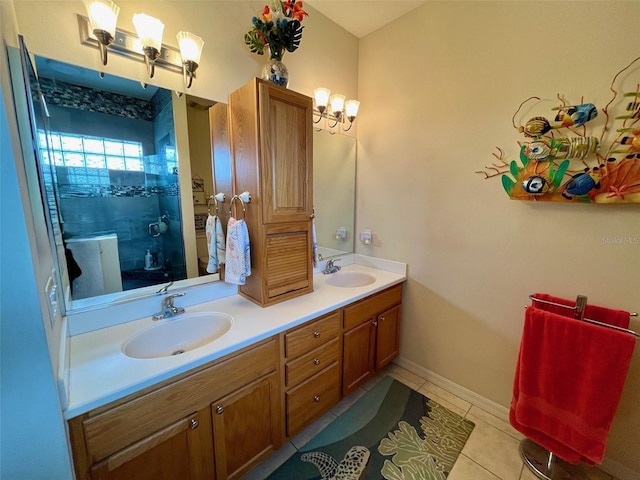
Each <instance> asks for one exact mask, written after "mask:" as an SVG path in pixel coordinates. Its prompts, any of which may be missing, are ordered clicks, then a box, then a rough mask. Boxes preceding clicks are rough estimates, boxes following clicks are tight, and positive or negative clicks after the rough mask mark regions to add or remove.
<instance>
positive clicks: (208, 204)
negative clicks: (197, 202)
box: [207, 195, 218, 216]
mask: <svg viewBox="0 0 640 480" xmlns="http://www.w3.org/2000/svg"><path fill="white" fill-rule="evenodd" d="M211 200H213V205H214V206H215V209H216V212H215V215H216V216H217V215H218V201H217V200H216V197H214V196H213V195H211V196H210V197H209V198H208V199H207V212H209V215H211Z"/></svg>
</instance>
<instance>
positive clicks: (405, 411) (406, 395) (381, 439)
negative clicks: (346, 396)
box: [268, 377, 475, 480]
mask: <svg viewBox="0 0 640 480" xmlns="http://www.w3.org/2000/svg"><path fill="white" fill-rule="evenodd" d="M474 426H475V425H474V424H473V423H472V422H470V421H469V420H465V419H464V418H463V417H461V416H460V415H458V414H456V413H454V412H452V411H450V410H447V409H446V408H444V407H443V406H442V405H439V404H438V403H436V402H434V401H433V400H431V399H429V398H427V397H425V396H423V395H421V394H420V393H418V392H416V391H414V390H412V389H411V388H409V387H407V386H406V385H404V384H402V383H400V382H398V381H396V380H394V379H392V378H391V377H385V378H384V379H382V380H381V381H380V382H379V383H378V384H377V385H376V386H375V387H373V388H372V389H371V390H370V391H369V392H367V393H366V394H365V395H364V396H362V397H361V398H359V399H358V400H357V401H356V402H355V403H354V404H353V405H352V406H351V407H349V409H348V410H346V411H345V412H344V413H343V414H342V415H340V416H339V417H338V418H336V419H335V420H334V421H333V422H331V424H330V425H329V426H327V427H326V428H325V429H324V430H322V431H321V432H320V433H318V434H317V435H316V436H315V437H314V438H313V439H312V440H311V441H310V442H309V443H307V444H306V445H304V446H303V447H302V448H301V449H300V450H299V451H298V452H296V453H295V454H294V455H293V456H292V457H291V458H289V460H287V461H286V462H285V463H284V464H282V465H281V466H280V467H279V468H278V469H277V470H276V471H275V472H274V473H273V474H272V475H271V476H269V477H268V478H269V479H270V480H312V479H313V480H317V479H322V480H325V479H327V480H328V479H332V480H333V479H335V480H338V479H339V480H358V479H362V480H364V479H386V480H406V479H420V480H445V479H446V478H447V476H448V475H449V472H450V471H451V469H452V468H453V464H454V463H455V461H456V459H457V458H458V455H459V454H460V451H461V450H462V447H464V444H465V443H466V442H467V439H468V438H469V435H471V431H472V430H473V427H474Z"/></svg>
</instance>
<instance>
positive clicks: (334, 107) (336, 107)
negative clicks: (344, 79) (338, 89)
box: [329, 93, 345, 113]
mask: <svg viewBox="0 0 640 480" xmlns="http://www.w3.org/2000/svg"><path fill="white" fill-rule="evenodd" d="M344 99H345V96H344V95H342V94H340V93H336V94H335V95H331V97H329V103H330V104H331V111H332V112H333V113H338V112H340V113H342V111H343V110H344Z"/></svg>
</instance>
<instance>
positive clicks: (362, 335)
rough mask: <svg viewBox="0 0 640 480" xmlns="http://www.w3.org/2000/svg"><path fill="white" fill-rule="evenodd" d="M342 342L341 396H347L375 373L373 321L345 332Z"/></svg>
mask: <svg viewBox="0 0 640 480" xmlns="http://www.w3.org/2000/svg"><path fill="white" fill-rule="evenodd" d="M343 341H344V355H343V357H342V394H343V395H347V394H348V393H350V392H352V391H353V390H355V389H356V388H357V387H358V385H360V384H361V383H362V382H364V381H365V380H366V379H368V378H369V377H371V376H372V375H373V373H374V372H375V344H376V326H375V321H374V319H373V318H372V319H371V320H370V321H368V322H365V323H363V324H361V325H359V326H358V327H355V328H352V329H351V330H349V331H347V332H345V334H344V337H343Z"/></svg>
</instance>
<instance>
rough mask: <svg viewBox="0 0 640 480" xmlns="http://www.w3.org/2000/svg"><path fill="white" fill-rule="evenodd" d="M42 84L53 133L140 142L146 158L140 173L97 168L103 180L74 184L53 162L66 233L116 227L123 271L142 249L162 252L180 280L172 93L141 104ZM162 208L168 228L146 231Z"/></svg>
mask: <svg viewBox="0 0 640 480" xmlns="http://www.w3.org/2000/svg"><path fill="white" fill-rule="evenodd" d="M41 85H42V88H43V93H44V95H45V98H46V100H47V105H48V107H49V111H50V114H51V122H50V129H51V131H52V132H63V133H75V134H82V135H92V136H98V137H104V138H116V139H121V140H127V141H135V142H140V143H141V144H142V149H143V155H144V159H145V172H134V171H124V170H101V171H100V175H103V176H104V175H108V177H109V185H97V184H93V185H88V184H78V183H77V181H75V180H74V178H73V176H74V174H75V173H76V172H75V171H74V168H72V167H60V166H59V167H56V175H57V179H58V185H59V189H58V193H59V198H60V210H61V215H62V219H63V222H64V227H63V228H64V234H65V237H67V238H68V237H69V236H81V237H86V236H93V235H99V234H105V233H116V234H117V235H118V250H119V256H120V268H121V270H122V271H132V270H142V269H143V267H144V255H145V252H146V250H147V249H151V250H152V251H154V252H158V251H160V250H162V251H163V254H164V257H165V259H166V260H169V264H170V265H171V267H172V271H173V277H172V278H173V279H181V278H185V268H184V263H185V262H184V249H183V247H182V232H181V215H180V203H179V187H178V184H177V175H174V168H173V166H174V165H175V153H174V152H175V133H174V128H173V109H172V103H171V93H170V92H166V91H161V90H158V92H163V93H157V94H156V95H155V96H154V97H153V99H152V100H151V101H149V102H147V101H144V100H140V99H135V98H131V97H123V96H121V95H114V94H110V93H108V92H98V91H96V90H93V89H89V88H85V87H79V86H75V85H69V84H65V83H63V82H59V81H51V80H48V79H41ZM167 152H169V156H170V157H171V158H167ZM167 161H169V168H167ZM171 162H173V163H171ZM147 167H149V168H147ZM165 214H166V215H168V217H169V219H170V220H169V225H170V228H169V230H168V232H167V233H166V234H163V235H161V236H160V237H157V238H153V237H151V236H150V235H149V224H150V223H154V222H157V221H158V219H159V217H160V216H162V215H165ZM128 277H130V275H128V276H125V279H124V280H125V286H124V288H125V289H127V288H128V286H127V281H126V279H127V278H128ZM134 278H135V277H134ZM150 283H155V282H150ZM136 286H143V285H142V284H139V282H133V285H131V287H132V288H134V287H136Z"/></svg>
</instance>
